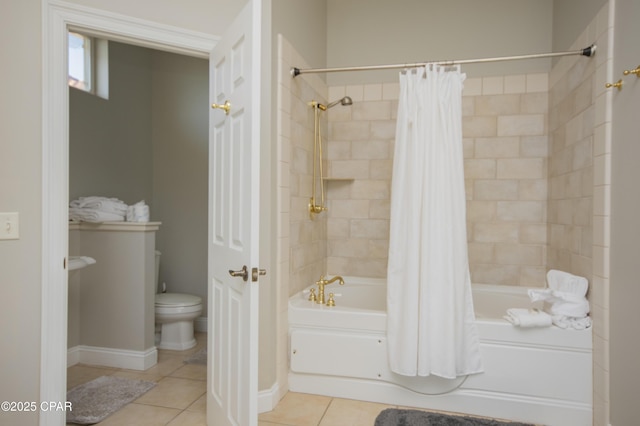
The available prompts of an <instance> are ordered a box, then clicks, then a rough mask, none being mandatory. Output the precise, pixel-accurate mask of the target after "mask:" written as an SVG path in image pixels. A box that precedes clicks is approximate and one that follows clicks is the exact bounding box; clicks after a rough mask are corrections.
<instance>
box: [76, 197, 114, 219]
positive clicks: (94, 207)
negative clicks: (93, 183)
mask: <svg viewBox="0 0 640 426" xmlns="http://www.w3.org/2000/svg"><path fill="white" fill-rule="evenodd" d="M126 214H127V205H126V204H125V203H124V202H122V201H120V200H118V199H117V198H107V197H80V198H78V199H77V200H73V201H71V202H70V203H69V220H73V221H83V222H121V221H123V220H124V219H125V216H126Z"/></svg>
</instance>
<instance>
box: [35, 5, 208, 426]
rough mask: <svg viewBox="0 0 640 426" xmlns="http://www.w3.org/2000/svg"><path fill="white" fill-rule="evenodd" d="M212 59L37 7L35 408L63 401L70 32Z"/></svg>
mask: <svg viewBox="0 0 640 426" xmlns="http://www.w3.org/2000/svg"><path fill="white" fill-rule="evenodd" d="M69 28H74V29H82V30H85V31H89V32H90V33H92V34H94V35H98V36H103V37H105V38H109V39H111V40H116V41H122V42H127V43H130V44H136V45H140V46H144V47H150V48H155V49H160V50H165V51H170V52H174V53H179V54H183V55H189V56H196V57H201V58H207V59H208V58H209V52H210V51H211V50H212V49H213V47H214V46H215V45H216V43H217V41H218V40H219V37H216V36H213V35H210V34H204V33H198V32H195V31H190V30H185V29H182V28H178V27H173V26H168V25H162V24H158V23H154V22H149V21H145V20H142V19H137V18H132V17H129V16H125V15H119V14H115V13H112V12H108V11H104V10H99V9H92V8H87V7H84V6H79V5H76V4H71V3H67V2H64V1H59V0H42V307H41V315H42V316H41V338H40V342H41V349H40V356H41V358H40V400H41V401H65V400H66V382H67V377H66V373H67V372H66V368H65V367H66V365H67V362H66V358H67V270H66V269H65V268H64V266H63V262H64V258H65V257H66V256H67V252H68V236H69V230H68V201H67V200H68V197H69V130H68V122H69V94H68V90H69V89H68V86H67V75H66V73H67V71H66V70H67V65H66V61H67V30H68V29H69ZM64 424H65V413H64V412H62V411H59V412H56V411H42V412H40V425H47V426H49V425H51V426H53V425H55V426H62V425H64Z"/></svg>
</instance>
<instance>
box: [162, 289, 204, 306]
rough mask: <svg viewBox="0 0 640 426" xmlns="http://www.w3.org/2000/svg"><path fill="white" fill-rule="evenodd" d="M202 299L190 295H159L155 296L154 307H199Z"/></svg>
mask: <svg viewBox="0 0 640 426" xmlns="http://www.w3.org/2000/svg"><path fill="white" fill-rule="evenodd" d="M201 303H202V298H200V297H198V296H193V295H191V294H181V293H160V294H156V306H157V307H164V308H169V307H176V308H178V307H181V308H186V307H189V306H195V305H200V304H201Z"/></svg>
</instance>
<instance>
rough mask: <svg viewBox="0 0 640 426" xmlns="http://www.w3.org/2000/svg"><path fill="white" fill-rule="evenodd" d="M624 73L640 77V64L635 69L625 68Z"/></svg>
mask: <svg viewBox="0 0 640 426" xmlns="http://www.w3.org/2000/svg"><path fill="white" fill-rule="evenodd" d="M622 74H624V75H629V74H635V75H636V77H638V78H640V65H638V66H637V67H636V69H634V70H624V71H623V72H622Z"/></svg>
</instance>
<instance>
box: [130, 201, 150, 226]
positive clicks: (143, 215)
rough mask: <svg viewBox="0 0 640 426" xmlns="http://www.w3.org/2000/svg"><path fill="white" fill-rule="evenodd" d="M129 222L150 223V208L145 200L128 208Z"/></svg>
mask: <svg viewBox="0 0 640 426" xmlns="http://www.w3.org/2000/svg"><path fill="white" fill-rule="evenodd" d="M127 222H149V206H148V205H146V204H145V202H144V200H142V201H138V202H137V203H135V204H134V205H132V206H129V207H128V208H127Z"/></svg>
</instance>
